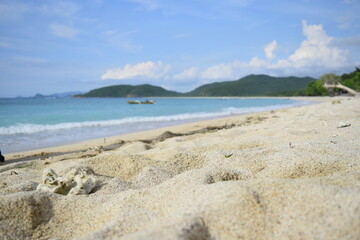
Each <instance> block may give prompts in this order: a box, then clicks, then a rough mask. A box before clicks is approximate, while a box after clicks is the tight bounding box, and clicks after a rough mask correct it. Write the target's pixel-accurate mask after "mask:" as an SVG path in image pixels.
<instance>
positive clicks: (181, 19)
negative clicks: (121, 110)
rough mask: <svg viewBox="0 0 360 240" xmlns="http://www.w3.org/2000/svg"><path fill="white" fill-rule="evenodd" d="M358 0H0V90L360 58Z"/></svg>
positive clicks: (197, 79)
mask: <svg viewBox="0 0 360 240" xmlns="http://www.w3.org/2000/svg"><path fill="white" fill-rule="evenodd" d="M359 12H360V2H359V0H288V1H280V0H274V1H268V0H222V1H218V0H217V1H215V0H82V1H80V0H78V1H75V0H73V1H70V0H66V1H63V0H36V1H35V0H0V97H15V96H18V95H21V96H31V95H35V94H36V93H43V94H51V93H56V92H67V91H78V90H79V91H87V90H90V89H93V88H97V87H102V86H108V85H114V84H133V85H136V84H142V83H150V84H154V85H159V86H162V87H165V88H167V89H169V90H176V91H188V90H192V89H193V88H195V87H197V86H199V85H202V84H205V83H210V82H215V81H223V80H236V79H239V78H241V77H244V76H246V75H248V74H260V73H261V74H269V75H273V76H289V75H295V76H312V77H319V76H321V75H322V74H324V73H328V72H333V73H337V74H341V73H344V72H350V71H352V70H354V69H355V66H360V14H358V13H359Z"/></svg>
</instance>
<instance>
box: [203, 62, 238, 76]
mask: <svg viewBox="0 0 360 240" xmlns="http://www.w3.org/2000/svg"><path fill="white" fill-rule="evenodd" d="M239 65H241V63H240V62H238V61H235V62H233V63H229V64H226V63H221V64H218V65H215V66H212V67H209V68H207V69H206V70H205V71H204V72H202V73H201V75H200V76H201V78H205V79H229V78H232V77H233V75H234V71H235V69H236V68H238V66H239Z"/></svg>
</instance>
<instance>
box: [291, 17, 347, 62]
mask: <svg viewBox="0 0 360 240" xmlns="http://www.w3.org/2000/svg"><path fill="white" fill-rule="evenodd" d="M303 32H304V35H305V37H306V40H304V41H303V42H302V43H301V45H300V48H298V49H297V50H296V51H295V53H294V54H292V55H291V56H290V57H289V60H290V61H291V63H292V64H293V65H295V66H304V67H306V66H310V65H314V64H315V65H320V66H326V67H337V66H342V65H344V64H345V63H346V61H347V57H346V55H347V52H346V51H344V50H341V49H339V48H337V47H334V46H332V45H331V41H332V40H333V38H332V37H329V36H328V35H327V34H326V33H325V31H324V29H323V26H322V25H308V24H307V22H306V21H303Z"/></svg>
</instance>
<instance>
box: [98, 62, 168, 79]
mask: <svg viewBox="0 0 360 240" xmlns="http://www.w3.org/2000/svg"><path fill="white" fill-rule="evenodd" d="M170 68H171V66H170V65H166V64H163V63H162V62H161V61H158V62H152V61H148V62H143V63H138V64H135V65H132V64H126V65H125V66H123V67H120V68H115V69H109V70H107V71H106V73H105V74H103V75H102V76H101V79H103V80H106V79H117V80H122V79H137V78H146V79H160V78H165V77H166V74H167V73H168V72H169V70H170Z"/></svg>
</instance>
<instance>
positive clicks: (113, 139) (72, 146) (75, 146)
mask: <svg viewBox="0 0 360 240" xmlns="http://www.w3.org/2000/svg"><path fill="white" fill-rule="evenodd" d="M157 98H162V97H157ZM164 98H168V97H164ZM171 98H189V99H192V98H198V99H202V98H209V97H171ZM210 98H214V99H222V98H223V97H210ZM338 98H339V99H343V98H347V97H338ZM229 99H289V100H297V101H309V102H312V103H309V104H305V105H300V106H292V107H285V108H281V109H289V108H297V107H302V106H308V105H313V104H318V103H321V102H326V101H330V100H332V99H334V97H229ZM281 109H278V110H281ZM270 111H277V110H266V111H260V112H251V113H244V114H237V115H232V116H225V117H216V118H210V119H205V120H195V121H191V122H188V123H180V124H175V125H170V126H165V127H160V128H155V129H150V130H144V131H137V132H131V133H125V134H120V135H114V136H106V137H100V138H93V139H88V140H83V141H76V142H73V143H68V144H60V145H57V146H51V147H44V148H37V149H32V150H25V151H16V152H11V153H3V155H4V156H5V158H6V159H9V160H16V159H17V158H19V156H22V157H21V158H23V156H24V155H25V156H26V155H31V156H35V155H41V153H42V152H57V153H61V152H63V153H64V154H66V153H67V152H74V151H83V150H85V149H86V148H94V147H99V146H104V145H105V146H106V145H114V144H118V142H119V139H125V140H124V141H129V139H131V140H130V141H136V140H139V139H140V138H141V137H140V136H141V135H145V136H146V137H148V136H152V137H155V135H156V134H158V135H160V134H161V133H162V132H165V131H174V130H176V129H178V128H180V129H183V131H185V130H186V129H193V128H194V124H195V125H201V126H204V127H205V126H206V125H208V124H215V123H216V122H217V121H219V120H227V119H228V120H231V119H232V118H236V117H239V116H246V115H253V114H258V113H266V112H270ZM189 131H191V130H189ZM104 141H105V142H104ZM64 149H65V150H64Z"/></svg>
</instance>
